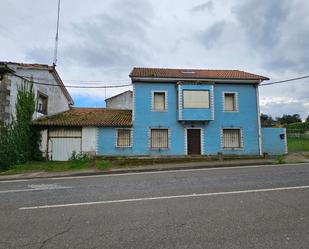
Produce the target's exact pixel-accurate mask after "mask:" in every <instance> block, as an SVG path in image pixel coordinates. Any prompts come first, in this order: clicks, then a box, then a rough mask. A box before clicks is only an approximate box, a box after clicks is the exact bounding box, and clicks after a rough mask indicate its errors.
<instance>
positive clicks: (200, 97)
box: [182, 90, 209, 108]
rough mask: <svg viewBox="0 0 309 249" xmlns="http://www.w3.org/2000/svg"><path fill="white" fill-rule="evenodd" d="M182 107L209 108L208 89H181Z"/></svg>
mask: <svg viewBox="0 0 309 249" xmlns="http://www.w3.org/2000/svg"><path fill="white" fill-rule="evenodd" d="M182 93H183V108H209V91H208V90H183V92H182Z"/></svg>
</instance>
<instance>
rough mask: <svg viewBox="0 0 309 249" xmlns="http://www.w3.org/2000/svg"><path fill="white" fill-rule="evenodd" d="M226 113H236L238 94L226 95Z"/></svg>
mask: <svg viewBox="0 0 309 249" xmlns="http://www.w3.org/2000/svg"><path fill="white" fill-rule="evenodd" d="M224 111H225V112H236V111H237V105H236V94H235V93H224Z"/></svg>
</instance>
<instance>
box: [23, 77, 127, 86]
mask: <svg viewBox="0 0 309 249" xmlns="http://www.w3.org/2000/svg"><path fill="white" fill-rule="evenodd" d="M19 76H22V77H24V78H27V79H29V80H33V79H36V80H50V79H49V78H41V77H33V76H25V75H19ZM62 81H64V82H72V83H74V82H75V83H87V85H89V83H90V84H92V85H97V84H102V83H128V82H130V81H128V79H126V80H62Z"/></svg>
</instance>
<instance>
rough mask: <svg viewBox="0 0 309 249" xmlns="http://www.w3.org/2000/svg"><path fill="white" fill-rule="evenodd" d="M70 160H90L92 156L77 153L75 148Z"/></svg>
mask: <svg viewBox="0 0 309 249" xmlns="http://www.w3.org/2000/svg"><path fill="white" fill-rule="evenodd" d="M69 161H80V162H89V161H90V157H89V155H88V154H87V153H83V152H81V153H76V151H75V150H73V152H72V155H71V157H70V159H69Z"/></svg>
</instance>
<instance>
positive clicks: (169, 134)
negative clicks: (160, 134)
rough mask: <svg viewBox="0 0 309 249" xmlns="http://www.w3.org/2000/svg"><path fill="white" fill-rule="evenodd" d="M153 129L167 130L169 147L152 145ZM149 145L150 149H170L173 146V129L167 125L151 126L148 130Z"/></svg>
mask: <svg viewBox="0 0 309 249" xmlns="http://www.w3.org/2000/svg"><path fill="white" fill-rule="evenodd" d="M151 130H167V147H152V146H151V144H152V141H151ZM148 147H149V149H150V150H169V149H170V148H171V130H170V129H169V128H167V127H150V128H149V131H148Z"/></svg>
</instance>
